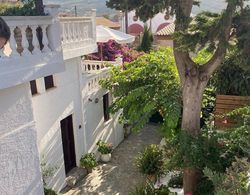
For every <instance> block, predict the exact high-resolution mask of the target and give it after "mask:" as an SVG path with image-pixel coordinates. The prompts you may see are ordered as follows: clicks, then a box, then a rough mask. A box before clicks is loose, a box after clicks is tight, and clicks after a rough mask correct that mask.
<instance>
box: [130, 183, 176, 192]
mask: <svg viewBox="0 0 250 195" xmlns="http://www.w3.org/2000/svg"><path fill="white" fill-rule="evenodd" d="M130 194H131V195H173V193H171V192H170V191H169V189H168V187H167V186H164V185H161V186H160V187H159V188H158V189H155V188H154V184H152V183H149V182H147V183H145V184H140V185H138V186H136V187H135V189H134V191H133V192H132V193H130Z"/></svg>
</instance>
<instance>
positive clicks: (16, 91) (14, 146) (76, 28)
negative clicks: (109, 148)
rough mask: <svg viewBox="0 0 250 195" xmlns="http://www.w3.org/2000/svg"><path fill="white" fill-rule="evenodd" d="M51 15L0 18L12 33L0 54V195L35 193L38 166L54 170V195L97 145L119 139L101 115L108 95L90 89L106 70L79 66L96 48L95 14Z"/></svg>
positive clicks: (110, 119) (113, 119)
mask: <svg viewBox="0 0 250 195" xmlns="http://www.w3.org/2000/svg"><path fill="white" fill-rule="evenodd" d="M57 9H58V7H57V6H50V7H49V6H47V8H46V10H47V11H48V13H49V14H50V16H33V17H4V19H5V20H6V22H7V23H8V25H9V26H10V28H11V32H12V35H11V39H10V43H9V45H7V46H6V47H5V48H4V50H3V51H2V52H1V53H0V57H1V58H0V108H1V110H0V159H1V160H0V183H1V185H0V194H10V195H14V194H18V195H20V194H24V195H27V194H32V195H33V194H36V195H39V194H43V186H42V177H41V171H40V163H41V160H43V161H45V162H46V165H47V166H48V167H56V171H55V173H54V174H53V177H52V178H50V179H49V181H48V185H49V187H51V188H53V189H54V190H56V191H59V190H61V189H62V188H63V187H64V186H65V185H66V182H65V178H66V175H67V173H68V172H69V171H70V170H71V169H72V168H74V167H76V166H79V160H80V158H81V156H82V155H83V154H85V153H87V152H96V151H97V148H96V142H97V141H98V140H100V139H102V140H104V141H108V142H111V143H113V145H114V146H117V145H118V144H119V143H120V142H121V141H122V139H123V128H122V125H121V124H119V123H118V117H119V113H117V114H116V115H114V116H109V114H108V113H107V107H108V104H110V102H111V98H112V97H111V95H110V94H109V93H108V91H106V90H103V89H101V88H100V86H99V85H98V81H99V80H100V79H102V78H105V77H107V76H108V71H109V69H108V68H105V66H104V63H101V62H98V61H84V60H82V56H83V55H86V54H90V53H93V52H94V51H96V49H97V45H96V30H95V27H96V25H95V11H92V13H90V14H89V15H88V16H86V17H77V18H74V17H70V18H67V17H65V18H58V17H57ZM60 29H61V30H60ZM120 63H121V61H120V60H119V59H118V61H116V62H113V64H114V65H115V64H120Z"/></svg>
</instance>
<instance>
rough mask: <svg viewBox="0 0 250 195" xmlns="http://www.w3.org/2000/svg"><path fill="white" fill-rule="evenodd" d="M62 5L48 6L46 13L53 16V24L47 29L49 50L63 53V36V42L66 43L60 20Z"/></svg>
mask: <svg viewBox="0 0 250 195" xmlns="http://www.w3.org/2000/svg"><path fill="white" fill-rule="evenodd" d="M59 8H60V5H46V6H45V13H46V14H48V15H50V16H52V17H53V19H52V24H51V25H50V26H49V27H48V28H47V34H48V40H49V48H50V50H52V51H56V52H61V51H62V42H61V36H63V41H66V40H65V39H66V37H65V36H64V35H65V34H62V31H61V25H60V21H59V18H58V13H59Z"/></svg>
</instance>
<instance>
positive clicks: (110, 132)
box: [83, 89, 124, 153]
mask: <svg viewBox="0 0 250 195" xmlns="http://www.w3.org/2000/svg"><path fill="white" fill-rule="evenodd" d="M106 93H107V91H106V90H102V89H101V90H99V91H97V92H94V93H92V94H90V95H87V96H85V97H84V98H83V102H84V105H83V110H84V118H85V121H84V124H85V125H84V128H85V138H86V149H87V152H95V153H96V151H97V146H96V143H97V142H98V141H99V140H103V141H105V142H110V143H112V144H113V146H114V147H117V146H118V145H119V144H120V143H121V141H122V140H123V138H124V132H123V126H122V125H121V124H120V123H119V122H118V118H119V114H120V113H117V114H115V115H111V114H110V120H109V121H106V122H105V121H104V116H103V95H104V94H106ZM96 98H98V99H99V101H98V103H95V102H94V100H95V99H96ZM88 99H92V100H93V101H92V102H90V101H88ZM109 100H110V103H111V101H112V98H111V95H110V96H109Z"/></svg>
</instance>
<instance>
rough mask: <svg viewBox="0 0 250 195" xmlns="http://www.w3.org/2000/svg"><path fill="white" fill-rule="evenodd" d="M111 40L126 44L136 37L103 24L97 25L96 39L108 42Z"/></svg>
mask: <svg viewBox="0 0 250 195" xmlns="http://www.w3.org/2000/svg"><path fill="white" fill-rule="evenodd" d="M109 40H114V41H115V42H117V43H119V44H125V43H132V42H134V41H135V37H134V36H132V35H129V34H126V33H123V32H121V31H118V30H113V29H111V28H108V27H104V26H102V25H98V26H96V41H97V42H101V43H106V42H108V41H109Z"/></svg>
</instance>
